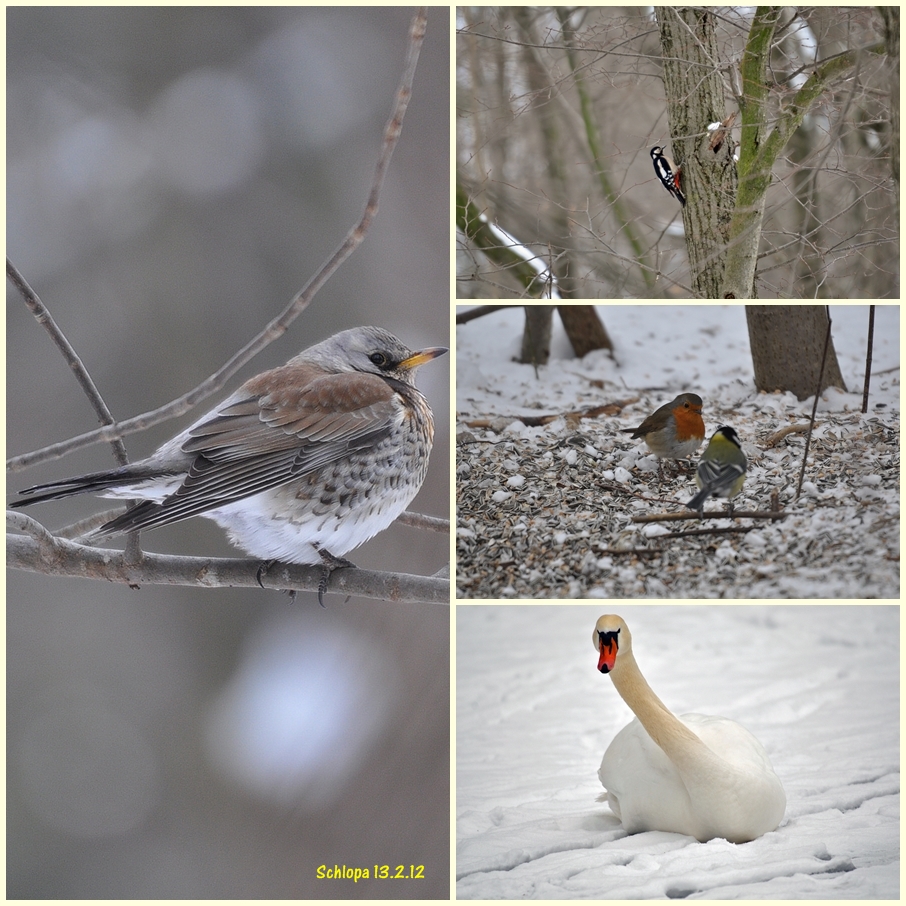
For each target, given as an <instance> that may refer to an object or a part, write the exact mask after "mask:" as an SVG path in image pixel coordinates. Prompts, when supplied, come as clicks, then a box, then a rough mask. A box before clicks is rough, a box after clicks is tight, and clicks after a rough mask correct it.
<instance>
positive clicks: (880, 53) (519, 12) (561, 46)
mask: <svg viewBox="0 0 906 906" xmlns="http://www.w3.org/2000/svg"><path fill="white" fill-rule="evenodd" d="M898 13H899V10H898V9H896V8H886V7H885V8H884V9H883V10H878V9H877V8H873V7H855V8H838V7H834V8H830V7H805V8H800V7H797V8H791V7H763V8H759V9H758V11H757V12H755V10H754V9H753V8H748V7H747V8H733V9H727V8H720V9H717V8H713V9H711V8H700V7H696V8H692V7H689V8H684V7H665V8H657V9H656V10H655V11H654V12H653V13H648V12H646V10H645V8H642V7H639V8H636V9H629V10H627V9H620V8H605V7H593V8H592V7H588V8H586V7H576V8H573V7H570V8H562V7H527V8H526V7H523V8H519V7H461V8H460V9H459V11H458V17H459V18H458V22H457V25H458V29H457V113H458V118H457V192H458V205H457V215H458V217H457V227H458V286H459V289H458V293H457V295H458V296H460V297H462V298H467V297H468V298H513V299H515V298H525V297H531V296H535V297H539V296H541V295H542V294H541V293H540V292H536V290H537V285H538V280H537V276H536V275H534V274H532V273H531V272H530V271H526V274H525V276H524V277H520V275H519V268H520V267H521V266H522V265H523V264H524V262H525V260H526V253H528V254H531V255H535V256H537V258H538V259H539V260H540V261H543V262H545V266H546V267H549V268H550V270H551V272H552V275H553V279H554V280H555V285H556V287H557V289H558V291H559V298H569V297H579V298H624V297H650V296H661V297H664V296H668V297H669V296H676V297H678V296H683V297H689V296H698V297H708V298H715V297H739V298H749V297H752V296H763V297H775V298H813V297H816V296H822V297H832V298H841V297H844V298H853V297H872V298H896V297H897V296H898V294H899V290H898V282H899V247H898V216H897V191H896V186H897V181H896V180H897V178H898V172H897V167H898V164H897V160H898V156H897V154H896V147H897V143H898V141H899V134H898V131H899V127H898V118H897V116H896V115H895V113H894V112H893V111H894V106H895V104H894V99H896V98H898V78H899V72H898V47H899V43H898V33H899V32H898ZM734 115H735V119H734ZM721 124H725V125H723V126H722V125H721ZM727 124H728V125H727ZM721 130H722V136H723V140H722V141H714V139H715V137H716V136H718V134H720V132H721ZM737 146H738V147H737ZM652 147H661V148H663V149H665V150H666V152H667V153H668V154H672V156H673V157H674V158H675V164H676V165H677V166H678V167H679V168H680V180H681V185H682V187H683V191H684V192H685V195H686V198H687V201H688V203H687V205H686V206H685V208H683V207H681V206H680V204H679V203H678V201H677V199H676V198H674V197H672V196H671V195H670V194H668V193H667V192H666V191H665V190H664V188H663V187H662V186H661V185H660V183H659V181H658V179H657V178H656V175H655V173H654V172H653V169H652V161H651V157H650V156H649V151H650V149H651V148H652ZM734 158H737V159H736V160H734ZM469 223H472V224H478V223H482V224H489V225H494V226H496V227H497V228H499V230H500V231H502V232H499V233H496V234H490V236H489V235H485V236H484V237H483V238H484V241H482V239H481V238H476V234H475V232H474V231H472V230H470V229H469V227H468V225H469ZM507 255H511V256H512V257H511V258H510V259H509V260H508V258H507Z"/></svg>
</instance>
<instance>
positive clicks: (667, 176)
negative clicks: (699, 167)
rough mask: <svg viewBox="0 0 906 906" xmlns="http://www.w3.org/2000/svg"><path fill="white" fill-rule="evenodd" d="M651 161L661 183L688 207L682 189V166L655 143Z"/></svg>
mask: <svg viewBox="0 0 906 906" xmlns="http://www.w3.org/2000/svg"><path fill="white" fill-rule="evenodd" d="M651 162H652V163H653V164H654V172H655V173H656V174H657V178H658V179H659V180H660V181H661V185H662V186H663V187H664V188H665V189H666V190H667V191H668V192H669V193H670V194H671V195H673V196H674V198H676V199H677V200H678V201H679V203H680V204H681V205H682V206H683V207H686V196H685V195H683V193H682V190H681V189H680V168H679V167H677V165H676V164H675V163H673V161H672V160H670V158H669V157H668V156H667V155H666V154H665V153H664V149H663V148H661V147H659V146H658V145H655V146H654V147H653V148H652V149H651Z"/></svg>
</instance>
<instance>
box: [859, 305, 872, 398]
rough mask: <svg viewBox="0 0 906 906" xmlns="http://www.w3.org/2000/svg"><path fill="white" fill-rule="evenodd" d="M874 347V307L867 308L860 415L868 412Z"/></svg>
mask: <svg viewBox="0 0 906 906" xmlns="http://www.w3.org/2000/svg"><path fill="white" fill-rule="evenodd" d="M874 345H875V307H874V305H869V306H868V348H867V349H866V350H865V384H864V385H863V387H862V413H863V414H864V413H866V412H868V388H869V387H870V386H871V355H872V350H873V349H874Z"/></svg>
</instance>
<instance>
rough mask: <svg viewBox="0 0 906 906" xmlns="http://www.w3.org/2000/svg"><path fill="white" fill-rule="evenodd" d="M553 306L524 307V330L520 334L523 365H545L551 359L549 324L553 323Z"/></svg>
mask: <svg viewBox="0 0 906 906" xmlns="http://www.w3.org/2000/svg"><path fill="white" fill-rule="evenodd" d="M554 308H555V306H553V305H526V306H525V330H524V331H523V333H522V352H521V353H520V355H519V361H520V362H522V364H523V365H546V364H547V361H548V359H549V358H550V357H551V324H553V321H554Z"/></svg>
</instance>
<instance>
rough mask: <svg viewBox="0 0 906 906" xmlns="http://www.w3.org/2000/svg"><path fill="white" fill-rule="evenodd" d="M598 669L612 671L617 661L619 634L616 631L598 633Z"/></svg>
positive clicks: (605, 671)
mask: <svg viewBox="0 0 906 906" xmlns="http://www.w3.org/2000/svg"><path fill="white" fill-rule="evenodd" d="M598 651H600V653H601V656H600V657H599V658H598V670H600V671H601V673H610V671H611V670H613V665H614V664H615V663H616V661H617V634H616V633H615V632H599V633H598Z"/></svg>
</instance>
